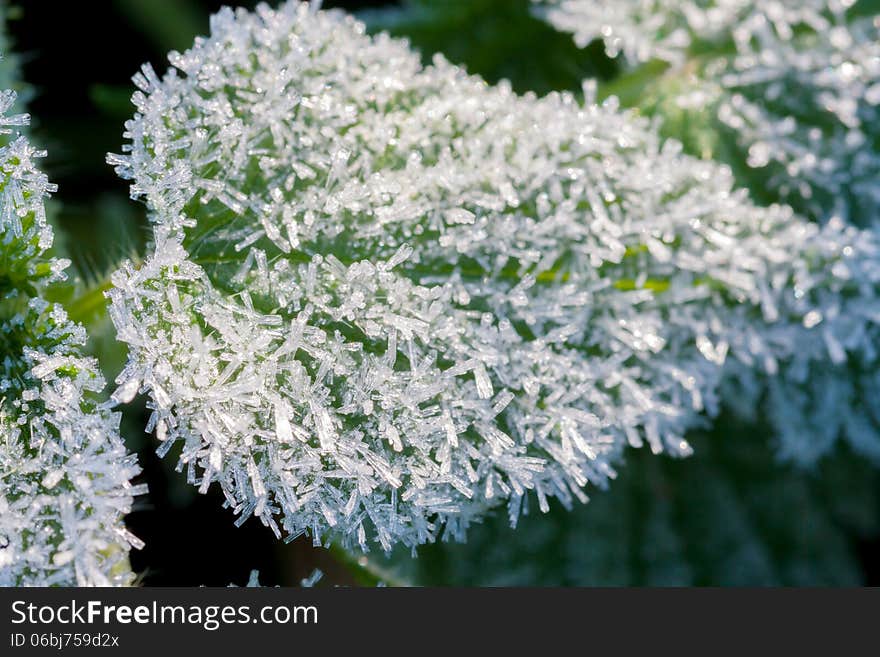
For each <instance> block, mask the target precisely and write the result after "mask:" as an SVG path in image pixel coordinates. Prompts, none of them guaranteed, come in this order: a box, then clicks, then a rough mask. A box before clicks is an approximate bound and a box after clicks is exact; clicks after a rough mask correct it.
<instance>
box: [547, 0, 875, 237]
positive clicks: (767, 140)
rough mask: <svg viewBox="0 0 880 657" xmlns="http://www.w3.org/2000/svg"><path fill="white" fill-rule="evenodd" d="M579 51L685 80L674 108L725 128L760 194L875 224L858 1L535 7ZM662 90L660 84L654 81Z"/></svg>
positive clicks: (862, 10)
mask: <svg viewBox="0 0 880 657" xmlns="http://www.w3.org/2000/svg"><path fill="white" fill-rule="evenodd" d="M537 1H539V2H541V4H542V5H543V7H542V8H541V9H540V13H541V14H542V15H544V16H545V17H546V18H547V19H548V20H549V21H550V22H551V23H553V24H554V25H555V26H557V27H558V28H559V29H562V30H566V31H571V32H573V33H574V35H575V39H576V41H577V42H578V43H579V44H581V45H583V44H586V43H587V42H589V41H591V40H593V39H597V38H600V39H603V40H604V41H605V44H606V48H607V49H608V51H609V54H612V55H615V54H616V53H617V52H622V53H623V54H624V55H625V57H626V58H627V59H628V60H629V61H630V62H632V63H639V62H643V61H646V60H648V59H651V58H657V59H662V60H665V61H668V62H670V63H671V64H673V70H672V73H671V74H667V76H666V77H667V78H670V77H684V78H686V79H687V82H686V83H685V84H684V85H683V88H684V91H681V90H679V91H681V95H680V98H679V99H678V102H679V104H681V105H682V106H687V107H693V105H694V102H695V101H696V102H697V103H698V104H699V105H701V106H707V107H709V108H710V109H711V113H712V114H714V115H715V116H716V117H717V120H718V121H719V122H720V123H721V125H723V126H725V127H726V128H727V129H729V130H730V131H731V132H732V138H733V140H734V141H735V143H736V145H737V147H738V149H739V152H740V153H741V159H742V161H743V162H744V164H745V166H746V167H748V168H751V169H754V170H756V171H755V173H756V174H757V175H759V176H761V179H762V181H763V183H762V185H761V186H762V187H765V188H766V189H762V190H761V195H762V196H766V195H767V194H766V192H768V191H769V192H770V197H771V198H773V199H775V200H780V201H783V202H786V203H790V204H791V205H793V207H794V208H795V209H796V210H798V211H799V212H802V213H804V214H806V215H807V216H810V217H812V218H815V219H817V220H819V221H822V222H824V221H828V220H829V219H831V218H832V217H840V218H842V219H843V220H844V221H847V222H850V223H854V224H858V225H863V226H868V225H873V224H876V223H877V222H878V221H880V191H878V187H877V184H876V180H877V177H878V175H880V156H878V151H880V128H878V126H880V110H878V105H880V29H878V27H880V26H878V20H880V19H878V17H877V16H876V15H873V12H872V11H871V8H870V6H869V3H868V2H866V1H863V2H855V0H808V1H806V2H805V1H803V0H713V1H709V2H694V1H689V2H677V1H675V2H672V1H648V0H623V1H617V2H603V1H602V0H537ZM661 84H662V83H661Z"/></svg>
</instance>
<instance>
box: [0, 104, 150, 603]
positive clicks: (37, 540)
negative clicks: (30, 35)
mask: <svg viewBox="0 0 880 657" xmlns="http://www.w3.org/2000/svg"><path fill="white" fill-rule="evenodd" d="M15 101H16V95H15V93H14V92H12V91H6V92H2V93H0V255H2V258H0V346H2V361H0V586H50V585H65V586H74V585H79V586H84V585H96V586H106V585H117V584H127V583H129V582H131V580H132V578H133V576H132V573H131V569H130V567H129V564H128V549H129V547H130V546H135V547H138V546H140V541H139V540H138V539H137V538H135V537H134V536H132V535H131V534H130V533H129V532H128V531H127V530H126V529H125V525H124V524H123V516H124V515H125V514H126V513H128V511H129V510H130V509H131V504H132V498H133V496H134V495H136V494H138V493H139V492H140V491H139V488H138V487H136V486H131V485H130V484H129V481H130V480H131V478H132V477H133V476H135V475H136V474H137V473H138V472H139V468H138V467H137V464H136V462H135V460H134V458H135V457H133V456H130V455H128V454H127V453H126V450H125V447H124V445H123V443H122V440H121V438H120V437H119V414H118V413H114V412H112V411H111V410H110V408H109V407H108V406H107V405H106V404H101V403H99V402H98V401H97V399H98V398H97V396H96V395H97V393H98V392H100V390H101V389H103V387H104V381H103V379H102V377H101V375H100V373H99V370H98V367H97V364H96V363H95V361H94V360H93V359H91V358H85V357H83V356H82V355H81V347H82V346H83V345H84V344H85V341H86V335H85V331H84V330H83V328H82V327H81V326H79V325H77V324H74V323H72V322H71V321H69V320H68V318H67V315H66V313H65V312H64V310H63V309H62V308H61V307H60V306H57V305H53V304H50V303H48V302H47V301H45V300H43V299H42V298H40V294H41V292H42V291H44V290H45V286H46V285H47V284H48V283H51V282H53V281H56V280H60V279H62V278H63V277H64V268H65V267H66V265H67V263H66V261H62V260H58V259H54V258H50V257H48V255H47V250H48V249H49V248H50V247H51V245H52V229H51V227H50V226H49V224H48V223H47V221H46V215H45V208H44V202H45V200H46V198H47V197H48V196H49V194H50V193H51V192H53V191H55V186H54V185H52V184H50V183H49V182H48V180H47V178H46V176H45V174H43V173H42V172H41V171H40V170H39V169H38V168H37V167H36V160H37V158H39V157H42V155H43V153H42V152H40V151H36V150H34V148H33V147H32V146H31V145H30V144H29V143H28V141H27V139H26V138H25V137H23V136H16V135H15V131H16V130H17V129H18V128H21V127H23V126H25V125H26V124H27V116H26V115H21V114H19V115H11V114H8V112H9V110H10V109H11V107H12V106H13V104H14V103H15Z"/></svg>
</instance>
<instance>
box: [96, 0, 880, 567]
mask: <svg viewBox="0 0 880 657" xmlns="http://www.w3.org/2000/svg"><path fill="white" fill-rule="evenodd" d="M170 61H171V63H172V65H173V68H172V69H171V70H169V72H168V73H167V74H166V75H165V76H164V77H163V78H161V79H160V78H159V77H158V76H157V75H156V74H155V73H154V72H153V71H152V69H151V68H150V67H148V66H145V67H144V68H143V71H142V73H141V74H139V75H137V76H136V77H135V82H136V84H137V86H138V87H139V89H140V90H139V91H137V92H136V93H135V95H134V97H133V100H134V103H135V104H136V106H137V113H136V115H135V117H134V118H133V119H132V120H131V121H129V122H128V123H127V124H126V137H127V138H128V139H129V140H130V143H128V144H127V145H126V146H125V147H124V153H123V154H122V155H111V156H109V161H110V162H111V163H112V164H114V165H115V166H116V167H117V171H118V172H119V174H120V175H121V176H123V177H125V178H129V179H132V180H133V184H132V196H133V197H136V198H142V199H144V200H145V202H146V204H147V207H148V209H149V211H150V215H151V219H152V222H153V225H154V238H155V239H154V246H153V248H152V252H151V253H150V254H148V257H147V258H146V259H145V261H144V262H143V263H142V264H140V265H139V266H135V265H133V264H127V265H125V266H124V267H123V268H122V269H121V270H120V271H118V272H117V273H116V274H115V276H114V278H113V282H114V286H115V287H114V288H113V289H112V290H111V291H110V293H109V294H110V298H111V301H112V303H111V316H112V319H113V321H114V323H115V325H116V327H117V330H118V335H119V338H120V339H121V340H123V341H124V342H126V343H128V345H129V349H130V351H129V363H128V365H127V367H126V368H125V370H124V371H123V373H122V374H121V375H120V377H119V379H118V381H117V383H118V384H119V388H118V391H117V393H116V396H117V398H118V399H119V400H126V399H129V398H131V397H132V396H133V395H135V394H136V393H137V392H138V391H140V390H143V391H146V392H148V393H149V395H150V397H151V407H152V409H153V414H152V419H151V421H150V426H149V427H148V429H149V430H152V429H154V428H155V430H156V433H157V436H158V438H159V440H160V441H161V446H160V448H159V449H160V452H162V453H166V452H169V451H170V450H172V449H175V450H177V454H178V459H179V466H180V468H182V469H186V470H187V473H188V477H189V479H190V481H191V482H192V483H193V484H194V485H197V486H199V488H200V489H201V490H203V491H204V490H207V489H208V488H209V487H210V486H211V485H212V484H214V483H216V484H218V485H219V486H220V488H221V489H222V491H223V494H224V495H225V497H226V500H227V503H228V505H229V506H230V507H231V508H232V509H233V510H234V511H235V513H236V514H238V516H239V518H238V522H243V521H244V520H245V519H247V518H248V517H250V516H257V517H259V518H260V519H261V520H262V521H263V522H264V523H265V524H267V525H268V526H270V527H272V528H273V529H274V530H275V531H276V533H278V535H279V536H280V535H282V534H287V535H288V536H291V537H294V536H297V535H300V534H302V533H304V532H309V533H311V534H312V536H313V538H314V540H316V541H321V540H324V539H325V538H330V537H332V536H336V537H338V538H339V539H341V541H342V542H343V543H344V544H347V545H359V546H360V547H361V548H362V549H368V548H369V546H370V545H371V544H373V543H374V542H375V543H378V545H379V546H381V548H383V549H385V550H387V549H389V548H391V547H392V546H394V545H395V544H397V543H402V544H405V545H409V546H415V545H418V544H420V543H424V542H426V541H431V540H434V538H435V537H436V536H437V535H438V534H440V533H441V532H442V531H444V529H445V531H446V532H447V534H448V535H449V536H452V537H455V538H462V537H463V536H464V532H465V530H466V528H467V526H468V524H469V523H470V522H472V521H474V520H475V519H478V518H479V517H480V516H481V515H482V514H483V513H484V512H485V511H486V509H487V508H489V507H492V506H495V505H498V504H501V503H507V504H508V506H509V510H510V516H511V520H512V521H513V522H515V520H516V518H517V517H518V515H519V513H520V510H521V506H522V504H523V503H524V501H525V500H526V499H527V494H528V493H529V492H533V493H534V495H535V496H536V497H537V500H538V504H539V506H540V507H541V508H542V509H546V508H547V504H548V498H550V497H555V498H558V499H559V500H561V502H562V503H564V504H569V503H571V502H572V501H573V500H574V499H579V500H585V499H586V497H585V495H584V492H583V487H584V485H585V484H586V483H587V482H593V483H595V484H599V485H602V484H604V483H605V482H606V480H607V479H609V478H613V476H614V470H613V467H612V464H613V462H614V461H615V459H616V458H617V457H618V456H619V455H620V453H621V451H622V448H623V447H624V446H625V445H626V444H631V445H635V446H639V445H642V444H643V443H647V444H648V445H649V446H650V448H651V449H652V450H653V451H655V452H659V451H667V452H670V453H672V454H676V455H685V454H687V453H689V450H690V448H689V446H688V445H687V443H686V442H685V440H684V438H683V436H684V434H685V432H686V431H687V430H688V429H689V428H691V427H693V426H695V425H698V424H700V423H702V422H704V421H705V417H706V416H707V415H710V416H711V415H712V414H714V413H716V412H717V410H718V407H719V393H720V391H721V389H722V386H730V387H731V388H733V387H735V388H736V392H735V394H736V395H737V397H738V398H740V399H745V398H746V397H747V396H748V398H749V399H751V400H752V402H753V403H754V404H758V403H760V400H762V399H764V397H766V400H767V402H768V403H769V404H771V406H772V408H771V416H772V417H776V418H778V421H779V423H780V425H782V427H783V428H787V426H788V421H789V420H791V421H800V420H801V418H802V417H804V416H805V414H810V413H813V414H814V415H816V414H820V413H822V409H823V408H825V407H823V406H822V405H821V404H818V405H817V404H816V401H817V400H816V399H815V398H814V393H815V392H816V391H814V390H813V389H812V388H810V387H809V386H808V385H806V386H805V385H804V382H805V381H811V380H813V377H818V376H823V377H825V378H826V379H827V380H828V381H830V382H831V383H832V384H834V385H837V381H838V379H842V380H844V381H848V380H850V379H849V371H848V369H847V368H848V367H855V366H856V365H855V364H859V365H858V366H862V365H864V370H863V374H862V376H861V378H856V379H853V380H854V381H856V382H855V383H853V384H852V385H858V386H864V387H865V388H867V389H870V390H871V391H874V392H875V393H876V391H877V390H878V386H877V380H876V379H877V376H878V374H877V372H876V367H875V366H876V361H877V354H876V353H875V351H874V347H873V344H874V343H875V337H876V332H877V328H876V323H877V322H878V320H880V301H878V299H877V298H876V290H877V284H878V281H880V264H878V260H877V255H878V245H877V243H876V242H875V241H874V239H873V238H872V236H871V235H870V234H867V233H863V232H860V231H858V230H856V229H852V228H845V227H843V226H842V225H841V224H840V222H834V223H833V224H831V225H829V226H828V227H826V228H824V229H820V228H819V227H817V226H816V225H813V224H810V223H807V222H805V221H803V220H801V219H799V218H797V217H795V216H793V214H792V212H791V210H790V209H788V208H783V207H772V208H769V209H765V208H759V207H755V206H754V205H752V204H751V203H750V202H749V201H748V199H747V196H746V194H745V193H744V192H742V191H736V190H734V189H732V178H731V174H730V172H729V171H728V170H727V169H726V168H724V167H720V166H718V165H715V164H712V163H707V162H701V161H698V160H695V159H692V158H690V157H687V156H685V155H682V154H681V152H680V147H679V146H678V145H677V144H675V143H672V142H668V143H663V142H662V141H661V140H660V139H659V137H658V136H657V135H656V133H655V132H654V131H653V130H652V129H651V127H650V126H649V125H648V124H647V123H646V122H644V121H642V120H639V119H637V118H635V117H634V116H632V115H630V114H626V113H623V112H620V111H619V110H618V109H617V108H616V107H615V105H614V104H613V103H607V104H605V105H603V106H598V105H596V104H595V103H594V102H592V99H591V98H588V99H587V103H586V104H585V105H580V104H578V103H577V102H576V101H575V100H574V98H573V97H572V96H570V95H565V94H551V95H550V96H548V97H546V98H541V99H538V98H536V97H534V96H531V95H526V96H517V95H516V94H514V93H513V92H512V91H511V90H510V88H509V87H508V86H506V85H503V84H502V85H499V86H496V87H491V86H489V85H487V84H486V83H485V82H483V81H482V80H481V79H479V78H476V77H472V76H468V75H466V74H465V73H464V72H463V71H461V70H460V69H458V68H456V67H455V66H452V65H451V64H449V63H448V62H446V61H445V60H443V59H442V58H439V57H438V58H437V59H435V61H434V64H433V65H432V66H429V67H425V68H423V67H422V66H421V65H420V63H419V58H418V56H417V55H416V54H415V53H413V52H412V51H410V50H409V49H408V47H407V45H406V43H404V42H401V41H395V40H392V39H390V38H388V37H387V36H384V35H379V36H376V37H369V36H366V35H365V34H364V27H363V26H362V25H361V24H359V23H358V22H356V21H354V20H353V19H352V18H350V17H346V16H344V15H341V14H337V13H329V12H327V13H325V12H317V11H314V9H310V8H309V6H308V5H306V4H303V3H299V2H287V3H285V4H283V5H281V7H280V8H279V9H277V10H272V9H270V8H268V7H266V6H264V5H261V6H259V7H258V8H257V10H256V11H255V12H253V13H249V12H246V11H244V10H239V11H236V12H233V11H231V10H223V11H221V12H220V13H219V14H217V15H216V16H214V17H213V19H212V21H211V35H210V36H209V37H207V38H200V39H197V40H196V43H195V45H194V46H193V48H192V49H191V50H189V51H187V52H185V53H183V54H179V53H172V54H171V55H170ZM587 91H588V92H589V91H590V90H589V89H587ZM767 381H770V382H771V386H770V388H769V390H770V393H769V394H767V395H764V392H765V391H766V390H768V388H767V386H766V382H767ZM827 392H828V391H827V389H821V390H819V391H818V395H819V399H820V400H824V395H825V394H827ZM859 392H861V390H860V391H859ZM861 399H862V397H860V396H853V397H851V398H849V399H848V400H845V401H842V402H840V405H839V406H837V407H836V408H835V411H836V413H835V414H834V415H833V416H832V417H829V418H826V417H825V415H821V418H820V419H822V420H823V424H821V425H819V426H811V425H807V426H805V427H804V428H803V430H802V431H799V432H798V433H797V434H796V435H795V434H793V433H792V432H787V433H786V432H783V434H782V436H783V441H784V444H785V446H787V447H788V448H789V451H790V452H791V456H792V457H793V458H804V459H809V458H812V457H813V455H814V454H815V453H817V452H819V451H821V450H822V449H825V448H826V447H827V443H828V442H829V440H828V434H832V433H833V435H832V436H831V440H832V441H833V440H834V439H836V438H837V436H838V434H839V433H841V429H842V433H843V435H845V436H846V437H847V438H848V439H849V440H850V441H851V442H852V443H854V444H856V445H857V446H858V447H859V448H862V449H864V450H865V451H868V452H873V453H874V454H876V455H878V456H880V439H878V432H877V427H878V419H880V418H878V417H876V416H874V415H870V412H872V411H870V410H869V409H865V408H862V407H860V406H859V404H860V403H861V401H860V400H861ZM847 404H848V405H847ZM877 408H880V406H875V407H874V411H873V412H876V409H877ZM848 411H849V412H848ZM792 415H793V416H794V417H793V418H792ZM826 420H827V422H826ZM829 422H830V423H834V424H833V427H832V425H831V424H829ZM841 423H843V424H845V426H843V427H842V426H841Z"/></svg>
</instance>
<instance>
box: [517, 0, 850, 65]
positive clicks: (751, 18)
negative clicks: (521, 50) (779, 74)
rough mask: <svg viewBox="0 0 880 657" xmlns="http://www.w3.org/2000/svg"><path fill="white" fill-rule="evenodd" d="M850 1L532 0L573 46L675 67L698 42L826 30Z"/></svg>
mask: <svg viewBox="0 0 880 657" xmlns="http://www.w3.org/2000/svg"><path fill="white" fill-rule="evenodd" d="M855 1H856V0H532V2H534V3H536V5H537V7H536V12H537V13H538V15H540V16H541V17H543V18H545V19H546V20H547V21H548V22H549V23H550V24H552V25H553V26H554V27H556V29H558V30H560V31H562V32H570V33H571V34H572V35H573V36H574V39H575V42H576V43H577V44H578V46H579V47H581V48H583V47H585V46H586V45H588V44H589V43H590V42H591V41H595V40H597V39H601V40H602V42H603V43H604V44H605V50H606V52H607V53H608V55H609V56H610V57H616V56H617V55H619V54H622V55H623V56H624V57H625V58H626V59H627V60H628V61H629V62H630V63H633V64H638V63H640V62H646V61H648V60H650V59H662V60H664V61H668V62H672V63H681V62H683V61H684V59H685V58H686V57H687V55H688V51H689V50H691V49H693V48H694V47H695V46H698V45H699V44H700V43H701V42H704V41H711V40H719V39H726V38H730V37H731V36H733V37H734V38H735V39H736V40H737V41H738V42H743V41H747V40H749V39H750V38H753V37H756V36H758V35H760V34H766V33H767V32H770V31H772V32H774V33H775V34H776V35H778V36H779V37H781V38H783V39H789V38H791V37H792V36H793V34H794V32H795V31H796V30H799V29H803V28H804V27H807V28H809V29H812V30H815V31H820V30H822V29H826V28H828V27H829V16H837V17H839V16H842V14H843V13H844V12H845V11H846V10H847V9H848V8H849V7H850V6H852V4H853V3H854V2H855Z"/></svg>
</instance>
